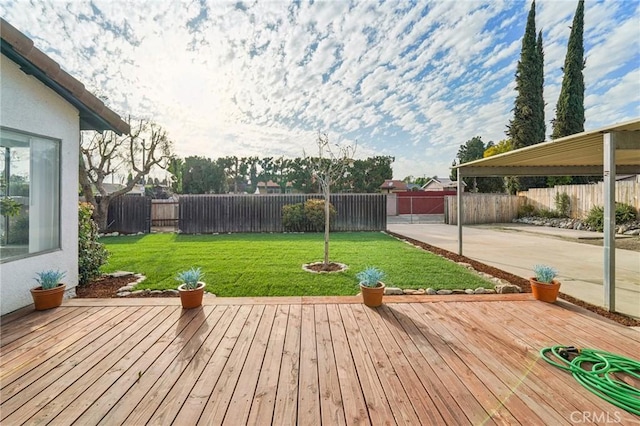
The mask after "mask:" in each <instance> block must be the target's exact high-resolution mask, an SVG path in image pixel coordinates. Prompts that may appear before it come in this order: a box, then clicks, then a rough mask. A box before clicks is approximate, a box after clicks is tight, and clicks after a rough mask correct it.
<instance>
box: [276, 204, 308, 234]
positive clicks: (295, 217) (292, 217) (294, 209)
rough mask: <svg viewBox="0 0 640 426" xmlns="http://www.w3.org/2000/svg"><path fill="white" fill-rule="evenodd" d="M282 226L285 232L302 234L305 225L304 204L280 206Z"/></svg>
mask: <svg viewBox="0 0 640 426" xmlns="http://www.w3.org/2000/svg"><path fill="white" fill-rule="evenodd" d="M282 225H283V226H284V230H285V231H287V232H302V231H304V228H305V227H306V225H307V221H306V218H305V216H304V204H302V203H298V204H287V205H285V206H282Z"/></svg>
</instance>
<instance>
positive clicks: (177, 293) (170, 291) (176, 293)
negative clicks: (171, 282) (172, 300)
mask: <svg viewBox="0 0 640 426" xmlns="http://www.w3.org/2000/svg"><path fill="white" fill-rule="evenodd" d="M163 292H164V293H169V294H174V295H176V296H177V295H179V294H180V292H179V291H178V290H164V291H163Z"/></svg>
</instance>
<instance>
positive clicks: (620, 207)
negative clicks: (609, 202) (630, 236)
mask: <svg viewBox="0 0 640 426" xmlns="http://www.w3.org/2000/svg"><path fill="white" fill-rule="evenodd" d="M636 216H637V212H636V209H635V208H634V207H633V206H631V205H629V204H624V203H616V223H627V222H632V221H634V220H636Z"/></svg>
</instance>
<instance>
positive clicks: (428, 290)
mask: <svg viewBox="0 0 640 426" xmlns="http://www.w3.org/2000/svg"><path fill="white" fill-rule="evenodd" d="M426 293H427V294H431V295H434V294H438V292H437V291H436V290H435V289H433V288H431V287H429V288H428V289H427V290H426Z"/></svg>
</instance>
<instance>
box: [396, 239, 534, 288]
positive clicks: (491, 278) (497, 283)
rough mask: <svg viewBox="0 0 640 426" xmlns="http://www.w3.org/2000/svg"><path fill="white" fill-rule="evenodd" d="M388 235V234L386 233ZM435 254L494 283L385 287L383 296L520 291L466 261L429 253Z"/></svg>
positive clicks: (515, 286) (413, 245)
mask: <svg viewBox="0 0 640 426" xmlns="http://www.w3.org/2000/svg"><path fill="white" fill-rule="evenodd" d="M387 235H389V234H387ZM391 236H392V237H394V238H395V239H397V240H398V241H402V242H403V243H406V244H409V245H410V246H412V247H416V248H418V249H420V250H423V248H422V247H420V246H417V245H415V244H412V243H411V242H409V241H407V240H403V239H401V238H398V237H396V236H395V235H391ZM431 254H433V255H435V256H438V257H440V258H442V259H445V260H447V261H449V262H453V263H457V264H458V265H460V266H462V267H463V268H466V269H468V270H469V271H471V272H474V273H475V274H476V275H478V276H480V277H481V278H483V279H485V280H487V281H491V282H493V283H494V288H484V287H478V288H476V289H472V288H460V289H452V290H449V289H442V290H436V289H434V288H431V287H429V288H427V289H424V288H418V289H410V288H407V289H401V288H398V287H386V288H385V289H384V294H385V296H400V295H402V296H406V295H448V294H508V293H521V292H522V289H521V288H520V287H519V286H517V285H514V284H511V283H510V282H508V281H505V280H503V279H500V278H497V277H494V276H493V275H491V274H487V273H485V272H480V271H477V270H475V269H474V267H473V266H471V264H469V263H466V262H455V261H453V260H451V259H448V258H446V257H444V256H442V255H440V254H436V253H431Z"/></svg>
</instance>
